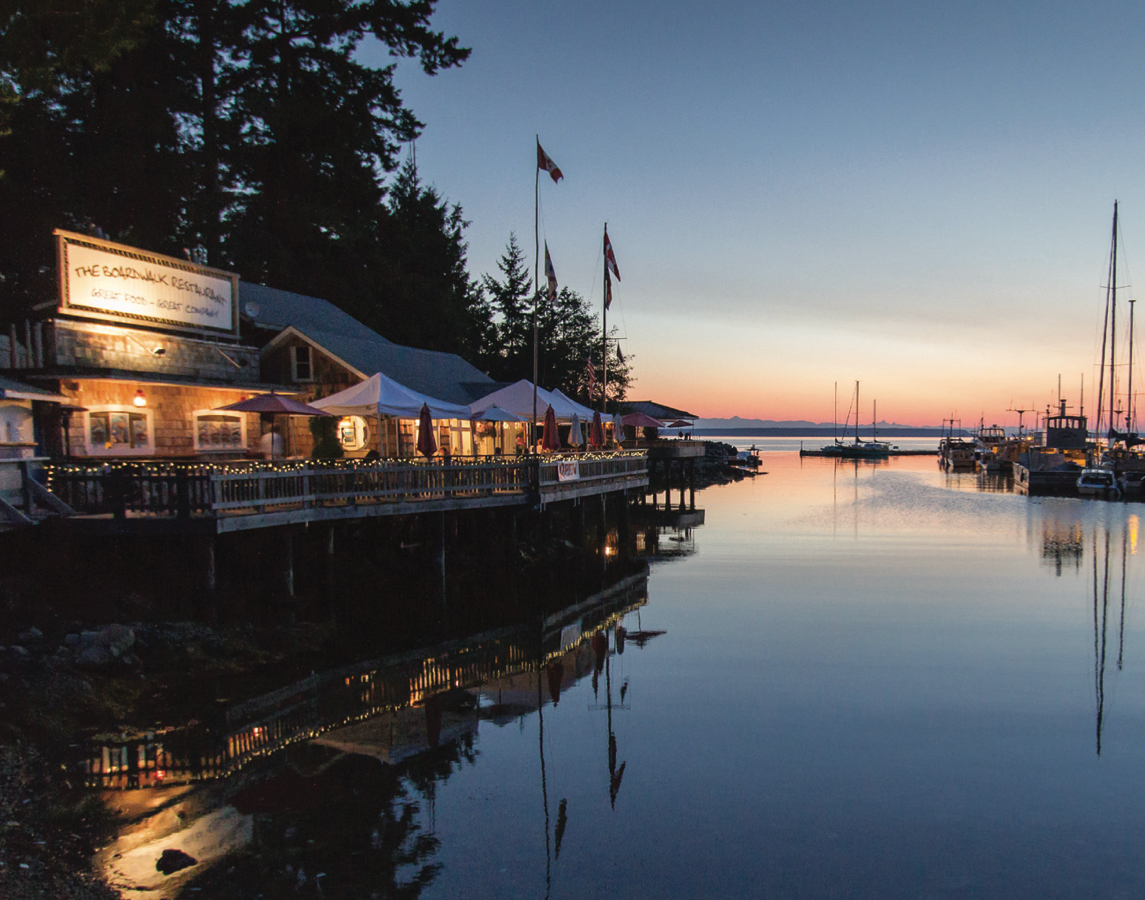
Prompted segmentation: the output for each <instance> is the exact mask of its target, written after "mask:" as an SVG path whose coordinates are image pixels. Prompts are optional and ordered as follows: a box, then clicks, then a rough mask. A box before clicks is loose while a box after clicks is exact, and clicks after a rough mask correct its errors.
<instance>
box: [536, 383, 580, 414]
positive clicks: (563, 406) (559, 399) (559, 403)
mask: <svg viewBox="0 0 1145 900" xmlns="http://www.w3.org/2000/svg"><path fill="white" fill-rule="evenodd" d="M552 395H553V397H554V398H555V399H554V401H553V412H555V413H556V414H557V418H558V419H569V420H570V421H571V420H572V417H573V416H574V415H576V416H579V417H580V420H581V421H582V422H591V421H592V413H593V411H592V410H591V409H589V408H588V407H587V406H585V405H584V404H583V403H577V402H576V401H575V400H573V399H572V397H569V396H568V395H567V394H565V393H564V392H563V391H562V390H561V389H560V388H557V389H556V390H555V391H553V393H552ZM537 402H538V403H540V401H539V400H538V401H537Z"/></svg>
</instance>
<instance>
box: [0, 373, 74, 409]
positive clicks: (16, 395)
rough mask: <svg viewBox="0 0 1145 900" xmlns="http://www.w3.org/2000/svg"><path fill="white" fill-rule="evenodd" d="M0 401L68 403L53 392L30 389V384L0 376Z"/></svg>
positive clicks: (64, 398)
mask: <svg viewBox="0 0 1145 900" xmlns="http://www.w3.org/2000/svg"><path fill="white" fill-rule="evenodd" d="M0 400H42V401H45V402H47V403H68V402H70V401H69V400H68V398H67V397H64V396H63V395H62V394H57V393H56V392H55V391H47V390H44V389H43V388H40V387H32V385H30V384H23V383H22V382H19V381H13V380H12V379H11V378H5V377H4V376H2V375H0Z"/></svg>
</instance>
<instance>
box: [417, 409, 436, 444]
mask: <svg viewBox="0 0 1145 900" xmlns="http://www.w3.org/2000/svg"><path fill="white" fill-rule="evenodd" d="M417 452H418V453H420V454H421V455H422V456H433V454H435V453H436V452H437V438H435V437H434V436H433V419H431V418H430V412H429V404H428V403H423V404H422V405H421V417H420V418H419V420H418V425H417Z"/></svg>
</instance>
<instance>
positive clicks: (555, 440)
mask: <svg viewBox="0 0 1145 900" xmlns="http://www.w3.org/2000/svg"><path fill="white" fill-rule="evenodd" d="M541 447H542V448H543V449H545V450H560V449H561V437H560V435H559V434H557V414H556V413H555V412H553V406H552V404H551V403H550V404H549V408H548V409H547V410H545V434H544V437H542V438H541Z"/></svg>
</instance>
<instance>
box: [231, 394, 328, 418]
mask: <svg viewBox="0 0 1145 900" xmlns="http://www.w3.org/2000/svg"><path fill="white" fill-rule="evenodd" d="M215 408H216V409H218V410H228V411H230V412H256V413H271V414H272V415H278V414H279V413H282V414H284V415H287V416H328V415H330V413H328V412H326V411H325V410H322V409H318V408H317V407H314V406H309V405H308V404H306V403H302V402H301V401H299V400H291V399H290V398H289V397H283V396H282V395H281V394H276V393H275V392H274V391H271V392H270V393H269V394H259V395H258V396H257V397H248V398H247V399H246V400H240V401H239V402H238V403H230V404H227V405H226V406H218V407H215Z"/></svg>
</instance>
